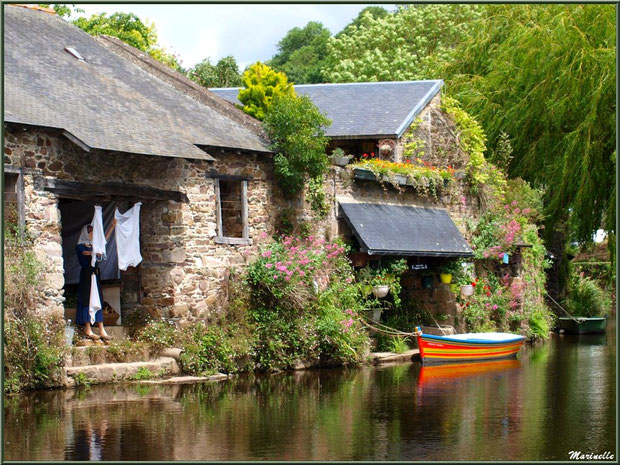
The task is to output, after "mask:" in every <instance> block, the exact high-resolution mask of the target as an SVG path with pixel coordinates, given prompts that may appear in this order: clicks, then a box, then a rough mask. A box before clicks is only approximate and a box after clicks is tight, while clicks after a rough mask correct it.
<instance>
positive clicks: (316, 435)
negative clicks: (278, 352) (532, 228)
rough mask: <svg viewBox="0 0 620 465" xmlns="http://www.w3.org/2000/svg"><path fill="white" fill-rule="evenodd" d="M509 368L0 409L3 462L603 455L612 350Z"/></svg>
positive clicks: (197, 389)
mask: <svg viewBox="0 0 620 465" xmlns="http://www.w3.org/2000/svg"><path fill="white" fill-rule="evenodd" d="M577 337H578V338H579V339H576V338H573V337H565V336H562V337H560V336H555V337H553V338H552V339H551V341H549V342H548V343H546V344H543V345H539V346H535V347H527V348H524V349H523V350H522V351H521V353H520V359H519V360H509V361H503V362H502V361H496V362H487V363H483V364H465V365H459V366H457V367H442V366H439V367H433V366H430V367H429V366H425V367H422V366H420V365H418V364H408V365H397V366H391V367H383V368H362V369H348V370H346V369H345V370H323V371H321V370H317V371H307V372H295V373H281V374H278V375H272V376H248V377H240V378H238V379H236V380H233V381H226V382H221V383H212V384H197V385H175V386H155V385H126V386H116V387H92V388H91V389H87V390H84V389H82V390H77V391H66V392H60V391H56V392H44V393H37V394H35V395H28V396H21V397H15V398H7V399H6V404H5V405H6V407H5V431H4V433H5V434H4V438H5V439H4V441H5V454H6V457H5V458H6V459H8V460H27V459H28V460H37V459H47V460H63V459H66V460H476V459H477V460H498V459H508V460H546V459H556V460H567V457H568V456H567V453H568V451H571V450H582V451H592V452H604V451H606V450H609V451H615V337H614V336H613V335H611V336H610V335H609V334H608V335H607V337H605V336H604V335H603V338H602V339H601V337H600V336H598V335H588V337H587V338H583V335H582V336H577Z"/></svg>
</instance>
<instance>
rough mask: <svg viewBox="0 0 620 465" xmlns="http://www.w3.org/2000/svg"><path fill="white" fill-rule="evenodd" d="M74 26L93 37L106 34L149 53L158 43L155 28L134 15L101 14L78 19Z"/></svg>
mask: <svg viewBox="0 0 620 465" xmlns="http://www.w3.org/2000/svg"><path fill="white" fill-rule="evenodd" d="M73 24H75V25H76V26H77V27H79V28H80V29H82V30H83V31H85V32H88V33H89V34H90V35H93V36H97V35H100V34H105V35H109V36H113V37H118V38H119V39H120V40H122V41H123V42H125V43H126V44H129V45H131V46H132V47H135V48H137V49H138V50H142V51H143V52H147V51H148V50H149V48H150V47H151V46H153V45H155V43H156V42H157V33H156V32H155V26H154V25H153V24H148V23H147V24H145V23H143V22H142V21H141V20H140V18H138V17H137V16H136V15H135V14H133V13H112V14H111V15H110V16H108V15H107V14H106V13H99V14H94V15H92V16H91V17H90V18H85V17H80V18H77V19H75V20H74V21H73Z"/></svg>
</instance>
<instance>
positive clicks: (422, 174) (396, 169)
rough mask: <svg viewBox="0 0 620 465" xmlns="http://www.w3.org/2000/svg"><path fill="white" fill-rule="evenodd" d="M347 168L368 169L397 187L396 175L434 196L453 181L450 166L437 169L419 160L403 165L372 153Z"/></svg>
mask: <svg viewBox="0 0 620 465" xmlns="http://www.w3.org/2000/svg"><path fill="white" fill-rule="evenodd" d="M349 166H350V167H351V169H354V168H365V169H368V170H370V171H371V172H372V173H373V174H374V175H375V176H377V177H378V178H379V179H380V180H382V178H383V176H387V177H388V179H389V180H390V183H391V184H393V185H394V186H398V183H397V182H396V178H395V177H396V175H402V176H406V177H407V180H408V182H409V183H411V185H413V186H414V187H415V188H416V189H418V190H419V191H421V192H426V193H428V194H432V195H436V194H437V192H438V191H440V190H441V189H443V188H444V187H445V185H446V183H450V182H452V181H453V180H454V169H453V168H452V166H448V167H446V168H437V167H436V166H433V165H432V164H430V163H428V162H427V161H424V160H422V159H420V158H413V159H406V160H405V161H404V162H403V163H396V162H391V161H387V160H381V159H378V158H374V153H371V154H370V156H369V155H368V154H366V153H365V154H363V155H362V159H361V160H360V161H358V162H356V163H353V164H351V165H349Z"/></svg>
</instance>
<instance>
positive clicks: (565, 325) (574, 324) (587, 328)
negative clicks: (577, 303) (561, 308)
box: [558, 317, 607, 334]
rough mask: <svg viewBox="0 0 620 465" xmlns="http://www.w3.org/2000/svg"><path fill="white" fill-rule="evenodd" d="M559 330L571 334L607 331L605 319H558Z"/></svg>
mask: <svg viewBox="0 0 620 465" xmlns="http://www.w3.org/2000/svg"><path fill="white" fill-rule="evenodd" d="M558 320H559V325H560V329H563V330H564V331H565V332H567V333H571V334H587V333H604V332H605V330H606V329H607V318H605V317H592V318H581V317H576V318H568V317H562V318H558Z"/></svg>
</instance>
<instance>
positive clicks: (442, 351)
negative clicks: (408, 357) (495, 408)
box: [416, 327, 525, 364]
mask: <svg viewBox="0 0 620 465" xmlns="http://www.w3.org/2000/svg"><path fill="white" fill-rule="evenodd" d="M416 330H417V333H416V334H417V338H418V348H419V349H420V358H421V359H422V363H423V364H428V363H454V362H464V361H468V362H471V361H478V360H500V359H504V358H515V357H516V356H517V352H519V349H520V348H521V346H522V345H523V342H524V341H525V337H523V336H520V335H518V334H510V333H466V334H455V335H451V336H434V335H430V334H423V333H422V331H421V330H420V329H419V327H418V328H416Z"/></svg>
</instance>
